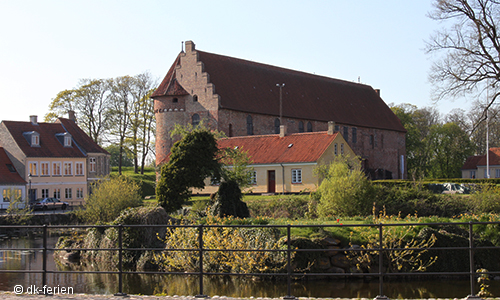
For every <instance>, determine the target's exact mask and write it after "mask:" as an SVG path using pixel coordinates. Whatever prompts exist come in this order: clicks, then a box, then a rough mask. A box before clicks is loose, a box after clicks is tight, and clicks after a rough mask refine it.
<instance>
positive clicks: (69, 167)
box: [64, 161, 73, 176]
mask: <svg viewBox="0 0 500 300" xmlns="http://www.w3.org/2000/svg"><path fill="white" fill-rule="evenodd" d="M68 171H69V172H68ZM64 176H73V163H72V162H70V161H68V162H64Z"/></svg>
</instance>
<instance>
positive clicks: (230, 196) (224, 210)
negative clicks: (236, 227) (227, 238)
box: [210, 180, 250, 218]
mask: <svg viewBox="0 0 500 300" xmlns="http://www.w3.org/2000/svg"><path fill="white" fill-rule="evenodd" d="M241 197H242V195H241V190H240V187H239V186H238V183H237V182H236V181H235V180H231V181H224V182H223V183H221V185H220V187H219V191H218V192H217V198H216V200H215V203H214V205H213V206H212V207H211V209H210V213H211V215H213V216H218V217H229V216H233V217H237V218H248V217H250V212H249V210H248V207H247V204H246V203H245V202H243V201H241Z"/></svg>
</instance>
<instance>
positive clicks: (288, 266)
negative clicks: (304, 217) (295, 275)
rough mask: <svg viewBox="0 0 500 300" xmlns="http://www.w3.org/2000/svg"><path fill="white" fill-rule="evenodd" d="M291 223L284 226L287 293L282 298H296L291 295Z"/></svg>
mask: <svg viewBox="0 0 500 300" xmlns="http://www.w3.org/2000/svg"><path fill="white" fill-rule="evenodd" d="M291 227H292V226H291V225H290V224H288V225H287V227H286V246H287V249H286V269H287V276H286V277H287V295H286V296H285V297H283V299H296V298H295V296H292V253H291V252H292V243H291V238H292V235H291Z"/></svg>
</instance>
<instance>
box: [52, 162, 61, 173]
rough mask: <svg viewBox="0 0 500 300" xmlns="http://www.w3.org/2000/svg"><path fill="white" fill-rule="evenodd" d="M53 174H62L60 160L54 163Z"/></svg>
mask: <svg viewBox="0 0 500 300" xmlns="http://www.w3.org/2000/svg"><path fill="white" fill-rule="evenodd" d="M52 175H53V176H61V163H60V162H54V163H52Z"/></svg>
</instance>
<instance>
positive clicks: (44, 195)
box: [42, 189, 49, 198]
mask: <svg viewBox="0 0 500 300" xmlns="http://www.w3.org/2000/svg"><path fill="white" fill-rule="evenodd" d="M48 197H49V189H42V198H48Z"/></svg>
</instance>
